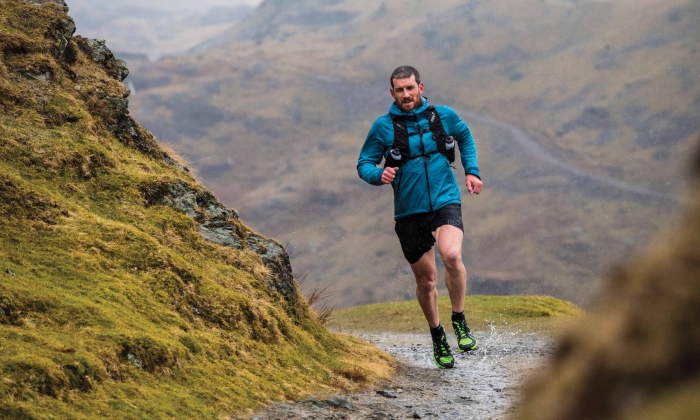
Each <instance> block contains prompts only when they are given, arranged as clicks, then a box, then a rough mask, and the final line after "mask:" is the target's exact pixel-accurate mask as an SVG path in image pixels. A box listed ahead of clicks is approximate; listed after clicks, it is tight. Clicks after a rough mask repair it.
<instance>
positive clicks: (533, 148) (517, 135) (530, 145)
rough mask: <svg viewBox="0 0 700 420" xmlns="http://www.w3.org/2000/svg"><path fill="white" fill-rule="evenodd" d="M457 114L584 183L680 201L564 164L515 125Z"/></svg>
mask: <svg viewBox="0 0 700 420" xmlns="http://www.w3.org/2000/svg"><path fill="white" fill-rule="evenodd" d="M457 113H458V114H459V115H460V116H462V117H463V118H464V119H466V120H467V121H477V122H479V123H482V124H485V125H488V126H491V127H495V128H499V129H502V130H506V131H507V132H509V133H510V134H511V137H512V139H513V140H515V141H516V142H517V143H518V144H520V146H521V147H522V148H523V149H524V150H525V151H526V152H527V153H529V154H530V155H532V156H533V157H534V158H537V159H539V160H541V161H543V162H545V163H548V164H550V165H552V166H554V167H556V168H558V169H560V170H562V171H564V172H566V173H568V174H570V175H573V176H574V177H576V178H578V179H580V180H582V181H584V182H593V183H595V184H598V185H602V186H608V187H613V188H615V189H618V190H621V191H626V192H630V193H633V194H637V195H640V196H642V197H648V198H652V199H655V200H663V201H674V202H678V201H679V198H678V197H674V196H672V195H668V194H662V193H658V192H655V191H651V190H649V189H646V188H642V187H639V186H636V185H632V184H628V183H626V182H622V181H618V180H616V179H613V178H609V177H606V176H602V175H599V174H596V173H593V172H588V171H584V170H583V169H580V168H577V167H575V166H573V165H571V164H570V163H567V162H564V161H563V160H561V159H559V158H557V157H556V156H554V155H552V154H551V153H549V152H548V151H547V150H546V149H545V148H544V147H542V146H540V144H539V143H537V142H536V141H535V140H534V139H533V138H532V137H530V136H529V135H528V134H527V133H526V132H525V131H524V130H523V129H521V128H519V127H517V126H515V125H513V124H509V123H507V122H504V121H500V120H497V119H495V118H493V117H489V116H485V115H480V114H476V113H474V112H470V111H466V110H458V111H457Z"/></svg>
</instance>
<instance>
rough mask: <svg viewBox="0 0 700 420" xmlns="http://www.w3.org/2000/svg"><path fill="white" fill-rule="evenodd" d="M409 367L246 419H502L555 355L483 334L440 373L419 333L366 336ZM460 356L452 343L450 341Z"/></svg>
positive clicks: (539, 339) (540, 343)
mask: <svg viewBox="0 0 700 420" xmlns="http://www.w3.org/2000/svg"><path fill="white" fill-rule="evenodd" d="M360 336H361V337H362V338H364V339H365V340H367V341H371V342H372V343H374V344H376V345H377V346H378V347H379V348H381V349H383V350H385V351H387V352H388V353H390V354H392V355H394V356H395V357H397V358H398V359H399V360H401V361H403V366H402V367H401V369H400V372H399V375H397V377H396V378H394V379H393V380H392V381H390V382H388V383H386V384H384V385H383V386H381V387H378V388H375V389H371V390H368V391H365V392H362V393H358V394H352V395H341V394H337V395H327V396H317V397H311V398H307V399H305V400H302V401H298V402H295V403H284V404H276V405H273V406H271V407H268V408H267V409H265V410H263V411H259V412H257V413H255V414H254V415H252V416H250V417H246V418H248V419H250V418H252V419H411V418H413V419H421V418H423V419H429V418H439V419H466V418H469V419H501V418H505V417H506V415H507V413H508V412H509V410H510V407H511V405H512V404H513V403H514V402H516V401H517V398H518V396H519V395H520V389H521V385H522V382H523V379H524V377H525V376H527V375H528V374H529V373H531V372H532V371H533V370H535V369H537V368H538V367H539V366H541V364H542V363H543V362H544V361H545V356H546V355H548V354H549V353H550V352H551V350H552V342H551V339H549V338H545V337H543V336H541V335H539V334H534V333H511V332H497V331H491V332H477V339H478V340H479V349H478V350H476V351H474V352H471V353H468V354H459V355H457V356H456V366H455V368H454V369H450V370H442V369H438V368H437V367H436V366H435V365H434V363H433V361H432V358H431V352H432V347H431V343H430V338H429V337H428V336H426V335H415V334H374V335H372V334H361V335H360ZM448 339H449V341H450V344H451V345H452V346H453V349H454V344H455V340H454V336H453V337H448Z"/></svg>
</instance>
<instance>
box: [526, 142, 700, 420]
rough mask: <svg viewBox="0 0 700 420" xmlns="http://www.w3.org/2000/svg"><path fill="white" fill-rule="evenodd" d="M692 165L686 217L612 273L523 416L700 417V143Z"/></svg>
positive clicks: (534, 389) (533, 390)
mask: <svg viewBox="0 0 700 420" xmlns="http://www.w3.org/2000/svg"><path fill="white" fill-rule="evenodd" d="M698 143H699V145H700V139H698ZM692 165H693V174H694V180H693V184H692V188H691V194H690V200H689V201H688V202H687V205H686V209H685V211H684V213H683V215H682V217H681V218H680V222H679V223H678V224H677V226H675V228H673V229H672V230H671V231H670V232H668V233H667V234H666V235H665V236H664V238H663V239H662V240H660V241H659V242H658V243H656V244H655V245H654V246H652V247H651V248H649V249H648V250H646V251H645V252H644V253H642V254H640V255H639V256H637V257H636V258H635V259H633V260H632V261H631V262H629V263H627V264H625V265H624V266H621V267H620V268H618V269H617V270H616V271H615V272H614V273H613V274H612V275H611V278H610V279H609V282H608V285H607V288H606V289H605V291H604V293H603V295H602V298H601V300H600V303H599V305H598V308H597V310H596V311H595V312H594V314H593V315H591V316H590V317H587V318H586V319H585V320H584V321H583V322H582V325H581V326H580V327H579V328H578V329H576V330H572V331H570V332H569V333H568V334H566V335H565V337H564V338H563V339H562V341H561V343H560V344H559V348H558V350H557V351H556V353H555V355H554V358H553V360H552V361H551V363H550V365H549V367H548V368H547V369H546V371H545V372H544V373H543V374H542V375H541V376H540V377H538V378H536V380H534V381H533V382H532V383H531V384H530V386H529V388H528V391H527V393H526V395H525V398H524V400H523V402H522V405H521V407H520V410H519V413H518V415H516V416H515V418H516V419H522V420H529V419H533V420H534V419H537V420H554V419H562V420H564V419H566V420H577V419H695V418H697V415H698V413H700V400H698V398H697V395H698V393H699V392H700V150H699V151H698V152H697V154H696V155H695V158H694V160H693V162H692Z"/></svg>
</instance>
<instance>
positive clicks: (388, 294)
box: [133, 0, 700, 306]
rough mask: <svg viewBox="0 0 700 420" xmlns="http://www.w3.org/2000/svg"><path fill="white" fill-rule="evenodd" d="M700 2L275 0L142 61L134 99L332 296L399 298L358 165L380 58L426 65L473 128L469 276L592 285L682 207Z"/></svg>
mask: <svg viewBox="0 0 700 420" xmlns="http://www.w3.org/2000/svg"><path fill="white" fill-rule="evenodd" d="M699 16H700V6H699V5H698V3H697V2H694V1H689V0H674V1H661V0H643V1H634V2H633V1H578V2H571V1H563V0H561V1H560V0H527V1H518V2H479V1H468V2H464V1H456V0H455V1H445V2H439V3H434V4H431V6H430V8H427V7H426V6H425V4H424V3H423V2H417V1H412V2H403V1H402V2H399V1H384V2H382V3H376V2H370V1H368V0H367V1H354V2H350V1H333V2H321V3H319V2H310V1H296V2H294V3H293V7H292V6H290V5H289V4H287V3H282V2H279V1H265V2H263V3H262V4H261V5H260V6H259V7H258V9H256V11H255V12H254V13H253V14H252V15H251V17H250V18H249V19H247V20H246V21H244V22H242V23H241V24H240V25H238V26H237V27H236V28H235V29H234V30H233V31H232V32H231V33H229V34H228V35H227V36H225V37H222V38H221V39H220V42H219V43H218V46H216V47H213V48H212V49H210V50H208V51H205V52H201V53H199V54H197V55H192V56H189V57H178V58H170V59H164V60H161V61H159V62H158V63H157V64H156V65H152V64H146V63H144V64H142V65H139V66H137V67H136V68H135V69H134V79H133V83H134V86H135V87H136V90H137V94H136V95H135V97H134V105H135V107H134V113H135V114H136V115H138V116H139V119H140V120H141V121H143V123H144V124H145V125H146V126H147V127H148V128H149V129H151V130H152V131H153V132H154V133H155V134H156V135H157V136H158V138H159V139H160V140H161V141H165V142H168V143H169V144H172V145H173V147H175V148H176V149H177V150H178V151H180V152H181V153H182V154H183V155H185V156H186V157H187V158H188V159H189V160H190V161H191V162H192V166H194V167H195V168H196V169H197V170H198V172H199V174H200V176H201V178H202V179H203V180H204V182H205V183H206V184H207V185H208V186H209V187H210V188H212V190H213V191H215V192H216V194H217V195H218V196H219V197H221V199H222V200H223V201H224V202H226V203H229V204H231V205H233V206H236V207H237V208H238V209H239V210H240V211H241V214H243V215H245V216H246V217H247V218H248V220H250V221H251V223H252V224H253V226H256V227H257V228H259V229H264V230H265V231H268V232H272V233H273V234H274V235H275V237H278V238H281V240H282V242H285V243H287V242H288V243H289V246H288V249H289V250H290V251H291V254H292V259H293V261H294V263H295V267H296V268H297V269H298V270H299V271H300V272H302V273H303V272H309V273H310V276H309V280H308V284H310V285H313V284H323V285H330V286H331V287H332V289H334V290H336V291H338V293H337V294H336V295H335V296H334V297H332V298H331V299H332V301H333V302H334V303H336V304H338V305H340V306H350V305H353V304H359V303H368V302H377V301H382V300H397V299H401V298H408V297H411V296H412V295H413V288H414V286H413V285H412V279H411V276H410V273H409V270H408V267H407V266H406V264H405V263H404V261H403V260H402V257H401V255H400V251H399V249H398V247H397V241H396V238H395V237H394V234H393V231H392V230H393V229H392V227H393V221H392V218H391V216H392V215H391V208H392V204H391V199H392V196H391V193H390V192H389V191H387V189H386V188H384V189H382V188H376V187H370V186H367V185H365V184H364V183H363V182H362V181H360V180H359V179H358V178H357V175H356V173H355V165H356V158H357V152H358V150H359V147H360V146H361V144H362V141H363V139H364V136H365V135H366V132H367V129H368V127H369V125H370V124H371V122H372V121H373V119H374V118H376V117H377V116H378V115H379V114H381V113H384V112H386V109H387V108H388V106H389V104H390V98H389V95H388V92H387V87H388V80H387V79H388V75H389V74H390V72H391V71H392V70H393V69H394V68H395V67H397V66H398V65H402V64H415V65H416V66H417V67H418V68H419V69H420V70H421V72H422V74H423V81H424V82H425V83H426V89H427V90H426V95H427V96H428V97H429V98H430V99H431V101H432V102H433V103H444V104H447V105H450V106H453V107H455V108H457V109H458V110H460V111H461V113H462V115H463V117H464V118H465V120H466V121H467V122H468V123H469V124H470V125H471V126H472V129H473V131H474V132H475V136H476V141H477V146H478V149H479V155H480V163H481V166H482V168H481V169H482V173H483V175H484V181H485V183H486V190H485V193H484V194H482V195H481V196H480V197H468V198H465V200H464V215H465V220H466V225H467V229H468V234H467V235H466V240H465V251H464V258H465V261H466V262H467V270H468V271H469V272H470V274H471V276H472V277H471V279H472V281H471V285H472V291H473V292H481V293H518V292H536V293H547V294H553V295H555V296H559V297H563V298H566V299H569V300H574V301H576V302H579V303H580V302H585V300H586V299H587V298H588V297H590V296H591V293H592V291H593V290H594V289H595V280H594V279H595V278H596V274H597V273H598V272H599V271H600V270H601V269H603V268H604V267H605V266H606V262H607V261H610V260H613V259H617V258H619V257H621V256H624V255H626V254H627V253H628V252H629V251H630V250H631V249H632V248H633V246H634V245H635V244H637V243H641V242H644V241H645V240H646V238H648V237H649V234H650V233H651V232H654V231H655V230H656V229H657V228H658V227H659V226H662V225H664V224H665V223H668V221H669V219H670V218H671V217H672V216H671V215H672V214H673V211H674V209H675V208H676V206H677V200H676V199H674V198H673V197H676V196H678V195H679V194H680V192H682V191H683V189H684V183H683V179H684V178H685V175H684V170H683V168H682V166H681V164H680V162H681V157H682V156H684V155H685V154H687V152H688V150H689V144H690V143H689V142H690V138H691V137H692V135H693V133H695V132H697V131H698V130H699V129H700V122H699V120H698V119H697V118H695V117H694V115H695V114H693V111H694V110H696V109H697V108H698V107H699V106H700V83H698V82H697V77H696V76H697V74H698V69H700V52H699V51H698V50H699V49H700V45H699V41H698V39H700V33H699V31H700V29H699V28H698V26H697V24H696V22H697V21H698V17H699ZM466 111H469V112H466ZM523 136H525V137H527V139H530V140H531V142H530V146H532V144H534V145H536V146H537V148H536V149H533V147H528V146H527V145H525V143H524V142H523V141H522V140H523V138H524V137H523ZM232 139H236V141H235V142H233V141H232ZM543 156H544V158H543ZM459 171H460V170H459V169H458V171H457V172H459ZM232 178H235V179H236V180H237V182H236V183H235V184H232V183H231V182H230V179H232ZM616 185H617V186H616ZM619 185H624V186H626V187H629V188H619ZM645 191H649V193H645ZM378 284H381V287H377V285H378Z"/></svg>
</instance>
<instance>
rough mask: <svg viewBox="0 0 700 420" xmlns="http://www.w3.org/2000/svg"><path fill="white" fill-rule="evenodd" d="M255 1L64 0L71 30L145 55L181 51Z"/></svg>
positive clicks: (227, 23)
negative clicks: (72, 22) (74, 29)
mask: <svg viewBox="0 0 700 420" xmlns="http://www.w3.org/2000/svg"><path fill="white" fill-rule="evenodd" d="M260 2H261V0H66V3H67V4H68V6H69V7H70V15H71V16H72V17H73V19H74V20H75V23H76V26H77V31H76V34H78V35H82V36H84V37H87V38H97V39H105V40H107V46H108V47H110V48H111V49H112V50H113V51H115V52H122V53H142V54H146V55H148V56H149V57H150V58H157V57H160V56H162V55H166V54H177V53H182V52H184V51H187V50H188V49H190V48H192V47H195V46H197V45H199V44H200V43H202V42H204V41H206V40H207V39H210V38H214V37H216V36H218V35H220V34H222V33H223V32H225V31H226V30H228V29H229V28H230V27H231V26H233V25H234V24H235V23H236V21H237V20H238V19H240V18H241V17H242V16H244V15H245V13H247V12H249V11H250V9H251V8H252V7H254V6H257V5H258V4H259V3H260ZM241 6H244V7H241ZM245 6H247V8H246V7H245Z"/></svg>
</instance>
